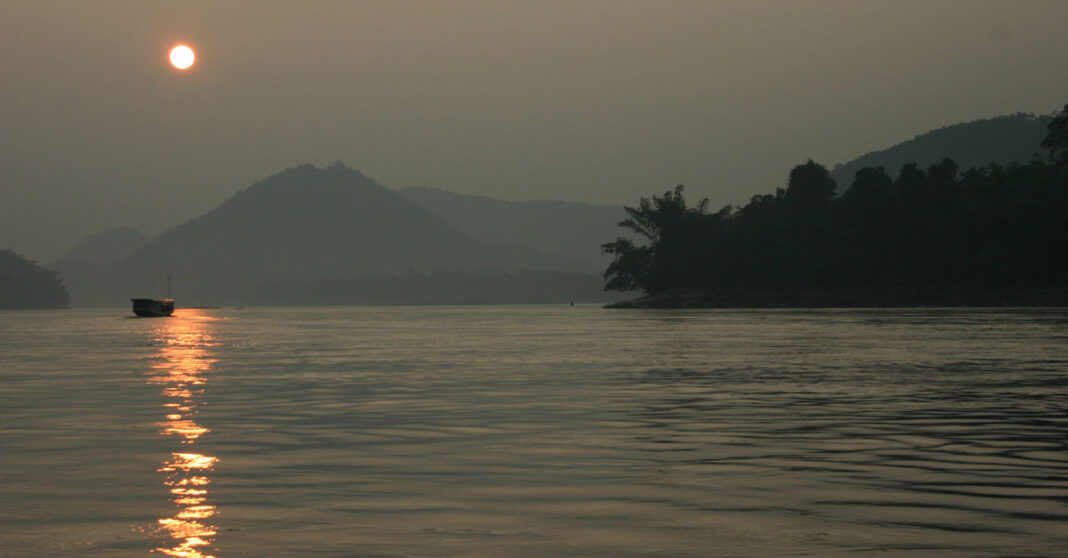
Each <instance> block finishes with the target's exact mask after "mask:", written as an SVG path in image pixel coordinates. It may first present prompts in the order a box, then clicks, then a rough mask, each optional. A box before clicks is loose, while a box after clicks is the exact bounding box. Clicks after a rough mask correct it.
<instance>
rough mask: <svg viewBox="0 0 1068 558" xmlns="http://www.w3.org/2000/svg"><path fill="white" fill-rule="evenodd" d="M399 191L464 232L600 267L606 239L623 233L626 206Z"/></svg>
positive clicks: (604, 262)
mask: <svg viewBox="0 0 1068 558" xmlns="http://www.w3.org/2000/svg"><path fill="white" fill-rule="evenodd" d="M400 193H401V194H402V195H403V196H404V197H406V198H408V199H409V200H411V201H413V202H415V203H417V204H419V205H420V206H422V207H424V208H426V209H427V210H429V211H430V212H431V213H433V214H435V215H437V216H439V217H441V218H442V219H444V220H445V221H447V222H448V223H449V224H451V225H453V226H455V227H456V228H458V229H460V230H461V231H463V232H464V233H466V234H468V235H470V236H472V237H474V238H477V239H479V240H483V241H486V242H501V243H505V244H512V245H515V246H523V247H526V248H529V249H532V250H537V251H540V252H544V253H548V254H559V255H561V256H566V257H569V258H572V259H575V260H579V261H582V262H584V263H586V264H588V265H589V267H590V269H591V270H595V271H601V270H603V269H604V266H606V265H607V264H608V260H609V259H608V258H607V257H606V256H604V255H603V254H601V244H604V243H605V242H608V241H609V240H612V239H614V238H615V237H617V236H619V234H620V233H619V230H618V227H617V226H616V225H617V223H619V221H621V220H623V219H624V218H625V217H626V214H625V213H624V212H623V208H622V207H620V206H613V205H593V204H587V203H572V202H562V201H501V200H495V199H491V198H486V197H481V196H468V195H463V194H456V193H453V192H447V191H444V190H438V189H435V188H406V189H404V190H401V191H400Z"/></svg>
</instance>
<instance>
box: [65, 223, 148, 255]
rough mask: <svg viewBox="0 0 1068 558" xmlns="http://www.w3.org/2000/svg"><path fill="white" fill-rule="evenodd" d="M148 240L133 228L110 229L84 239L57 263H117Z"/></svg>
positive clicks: (143, 234)
mask: <svg viewBox="0 0 1068 558" xmlns="http://www.w3.org/2000/svg"><path fill="white" fill-rule="evenodd" d="M149 240H151V238H150V237H149V236H148V235H146V234H145V233H143V232H141V231H139V230H137V229H135V228H133V227H122V228H118V229H112V230H109V231H104V232H99V233H96V234H92V235H89V236H87V237H85V239H83V240H82V241H81V242H79V243H78V244H76V245H74V247H73V248H71V249H70V250H67V251H66V252H65V253H64V254H63V255H62V256H60V257H59V258H58V260H57V261H68V262H72V261H74V262H98V263H110V262H117V261H119V260H121V259H122V258H125V257H126V256H129V255H130V254H132V253H134V251H136V250H137V249H138V248H140V247H142V246H144V245H145V244H147V243H148V241H149Z"/></svg>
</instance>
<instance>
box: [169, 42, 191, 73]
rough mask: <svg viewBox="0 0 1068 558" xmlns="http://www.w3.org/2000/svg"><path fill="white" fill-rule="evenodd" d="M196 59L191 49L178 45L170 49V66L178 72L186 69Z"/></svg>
mask: <svg viewBox="0 0 1068 558" xmlns="http://www.w3.org/2000/svg"><path fill="white" fill-rule="evenodd" d="M196 58H197V55H196V54H194V53H193V49H191V48H189V47H187V46H185V45H178V46H176V47H174V48H172V49H171V66H174V67H175V68H178V69H179V70H185V69H188V68H189V67H190V66H192V65H193V62H194V61H195V60H196Z"/></svg>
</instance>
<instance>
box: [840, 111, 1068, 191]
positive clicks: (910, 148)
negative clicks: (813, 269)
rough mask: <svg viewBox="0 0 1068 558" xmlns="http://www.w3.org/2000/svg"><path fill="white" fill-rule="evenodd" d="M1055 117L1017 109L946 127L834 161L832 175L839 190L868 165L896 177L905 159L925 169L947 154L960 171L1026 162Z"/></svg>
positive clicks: (844, 188)
mask: <svg viewBox="0 0 1068 558" xmlns="http://www.w3.org/2000/svg"><path fill="white" fill-rule="evenodd" d="M1051 120H1052V117H1050V116H1035V115H1033V114H1024V113H1018V114H1014V115H1011V116H999V117H997V118H990V119H986V120H976V121H974V122H965V123H961V124H954V125H952V126H946V127H945V128H939V129H937V130H933V131H930V132H927V133H924V134H920V135H918V136H916V137H915V138H913V139H911V140H909V141H906V142H902V143H899V144H897V145H895V146H893V147H891V148H889V149H884V150H882V151H873V152H871V153H868V154H866V155H861V156H860V157H857V158H856V159H853V160H852V161H849V162H848V163H844V164H840V165H836V166H835V167H834V169H833V170H832V171H831V177H832V178H834V180H835V182H836V183H837V185H838V191H839V192H844V191H846V190H847V189H848V188H849V186H850V185H851V184H852V183H853V177H854V174H856V172H857V171H858V170H860V169H862V168H864V167H883V168H885V169H886V172H887V173H888V174H890V176H891V177H896V176H897V173H898V171H899V170H901V167H902V166H903V165H905V164H907V163H916V164H917V165H919V166H920V168H927V167H928V166H930V165H933V164H935V163H938V162H939V161H941V160H942V159H943V158H945V157H949V158H950V159H952V160H953V161H954V162H956V163H957V164H958V165H959V166H960V168H961V170H964V169H969V168H973V167H985V166H987V165H989V164H990V163H998V164H1001V165H1003V164H1006V163H1010V162H1013V161H1016V162H1027V161H1030V160H1031V158H1032V157H1033V156H1035V155H1036V154H1039V153H1041V151H1042V149H1041V147H1040V145H1039V144H1041V143H1042V138H1044V137H1046V133H1047V129H1046V127H1047V126H1048V125H1049V123H1050V121H1051Z"/></svg>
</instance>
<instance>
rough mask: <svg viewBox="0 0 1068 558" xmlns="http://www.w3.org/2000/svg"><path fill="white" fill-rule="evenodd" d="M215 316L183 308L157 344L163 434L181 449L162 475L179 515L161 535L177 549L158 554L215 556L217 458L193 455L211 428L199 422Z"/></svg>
mask: <svg viewBox="0 0 1068 558" xmlns="http://www.w3.org/2000/svg"><path fill="white" fill-rule="evenodd" d="M213 319H214V318H212V317H210V316H206V315H203V314H199V313H197V311H196V310H192V309H182V310H179V311H177V312H176V313H175V315H174V316H172V317H170V318H161V319H160V328H159V330H158V337H157V338H156V341H157V342H158V343H159V344H160V350H159V355H158V357H159V358H158V361H157V363H156V364H155V365H154V366H153V367H152V371H151V372H150V373H149V377H148V380H147V381H148V383H149V384H150V385H156V386H160V388H161V394H162V395H163V396H164V398H165V402H164V404H163V407H164V409H165V413H166V414H165V419H166V420H164V421H161V422H159V423H158V426H159V427H160V431H159V433H160V435H161V436H165V437H175V438H176V439H177V441H178V444H179V446H180V448H179V449H180V451H175V452H173V453H172V454H171V458H170V459H169V460H167V461H165V462H164V463H163V464H162V465H161V466H160V468H159V469H158V471H159V472H160V473H163V474H164V481H163V484H164V485H165V486H167V488H168V489H169V490H170V494H171V502H173V503H174V505H175V513H174V515H172V516H169V517H163V518H160V519H159V526H160V531H161V532H163V533H166V534H167V535H169V536H170V537H171V538H172V539H173V546H170V547H160V548H157V549H156V551H158V552H160V553H163V554H165V555H167V556H175V557H180V558H215V556H214V555H213V554H210V552H212V551H214V550H216V549H213V548H212V545H213V543H214V540H215V535H216V533H217V532H218V527H217V526H216V525H214V524H213V523H212V518H213V517H214V516H215V515H216V513H217V510H216V508H215V505H214V504H212V503H211V502H210V501H209V499H208V497H209V495H210V490H209V489H210V486H211V477H210V476H209V475H210V473H211V472H212V470H213V469H214V467H215V463H216V462H217V461H218V457H215V456H211V455H205V454H202V453H197V452H195V451H193V450H194V449H195V448H194V447H193V446H195V445H196V442H197V440H198V439H200V437H201V436H204V435H205V434H207V433H208V432H210V430H209V429H208V428H207V427H205V426H203V425H200V424H198V423H197V421H196V416H197V413H198V406H199V405H201V404H203V396H204V388H205V386H206V385H207V382H208V376H209V375H210V373H211V371H212V365H213V364H214V363H215V359H214V358H213V356H212V354H211V353H210V352H209V350H208V348H209V347H212V346H213V345H214V344H215V340H214V338H213V336H212V331H211V328H210V324H211V321H212V320H213Z"/></svg>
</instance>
